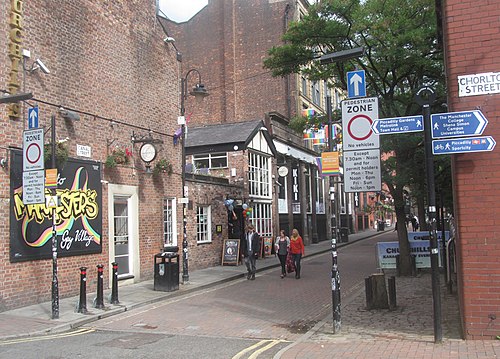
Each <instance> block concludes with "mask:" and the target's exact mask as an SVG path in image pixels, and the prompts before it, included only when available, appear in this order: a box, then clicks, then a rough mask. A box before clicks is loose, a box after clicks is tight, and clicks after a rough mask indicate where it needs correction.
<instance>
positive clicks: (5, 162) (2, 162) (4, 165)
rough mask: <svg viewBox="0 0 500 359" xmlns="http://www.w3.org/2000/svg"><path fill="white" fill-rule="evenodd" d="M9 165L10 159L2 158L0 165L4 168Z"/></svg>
mask: <svg viewBox="0 0 500 359" xmlns="http://www.w3.org/2000/svg"><path fill="white" fill-rule="evenodd" d="M8 165H9V161H8V160H7V159H6V158H2V159H0V166H1V167H2V168H7V166H8Z"/></svg>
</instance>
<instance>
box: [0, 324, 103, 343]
mask: <svg viewBox="0 0 500 359" xmlns="http://www.w3.org/2000/svg"><path fill="white" fill-rule="evenodd" d="M92 332H95V329H87V328H82V329H78V330H75V331H73V332H68V333H59V334H51V335H44V336H40V337H27V338H19V339H12V340H5V341H3V342H0V346H3V345H10V344H19V343H29V342H37V341H41V340H49V339H58V338H67V337H74V336H77V335H83V334H88V333H92Z"/></svg>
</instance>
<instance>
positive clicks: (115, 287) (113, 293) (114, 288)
mask: <svg viewBox="0 0 500 359" xmlns="http://www.w3.org/2000/svg"><path fill="white" fill-rule="evenodd" d="M111 265H112V266H113V284H112V287H111V304H120V301H119V300H118V263H116V262H113V263H111Z"/></svg>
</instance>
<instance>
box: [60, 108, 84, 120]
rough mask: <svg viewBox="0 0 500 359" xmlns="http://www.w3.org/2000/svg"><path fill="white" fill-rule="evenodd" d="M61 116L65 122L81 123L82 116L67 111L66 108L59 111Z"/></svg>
mask: <svg viewBox="0 0 500 359" xmlns="http://www.w3.org/2000/svg"><path fill="white" fill-rule="evenodd" d="M59 114H60V115H61V116H62V118H64V119H65V120H70V121H80V115H79V114H78V113H76V112H74V111H70V110H66V109H65V108H62V107H61V108H60V109H59Z"/></svg>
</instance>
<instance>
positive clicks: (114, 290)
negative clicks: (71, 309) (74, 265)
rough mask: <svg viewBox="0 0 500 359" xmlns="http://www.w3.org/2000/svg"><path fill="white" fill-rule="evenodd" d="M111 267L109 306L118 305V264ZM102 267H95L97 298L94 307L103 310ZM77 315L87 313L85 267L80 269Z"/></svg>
mask: <svg viewBox="0 0 500 359" xmlns="http://www.w3.org/2000/svg"><path fill="white" fill-rule="evenodd" d="M111 264H112V266H113V277H112V281H113V282H112V287H111V299H110V303H111V304H119V303H120V302H119V301H118V263H116V262H113V263H111ZM103 283H104V266H103V265H102V264H98V265H97V297H96V299H95V302H94V307H95V308H97V309H104V284H103ZM77 312H78V313H83V314H85V313H87V267H80V300H79V302H78V309H77Z"/></svg>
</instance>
